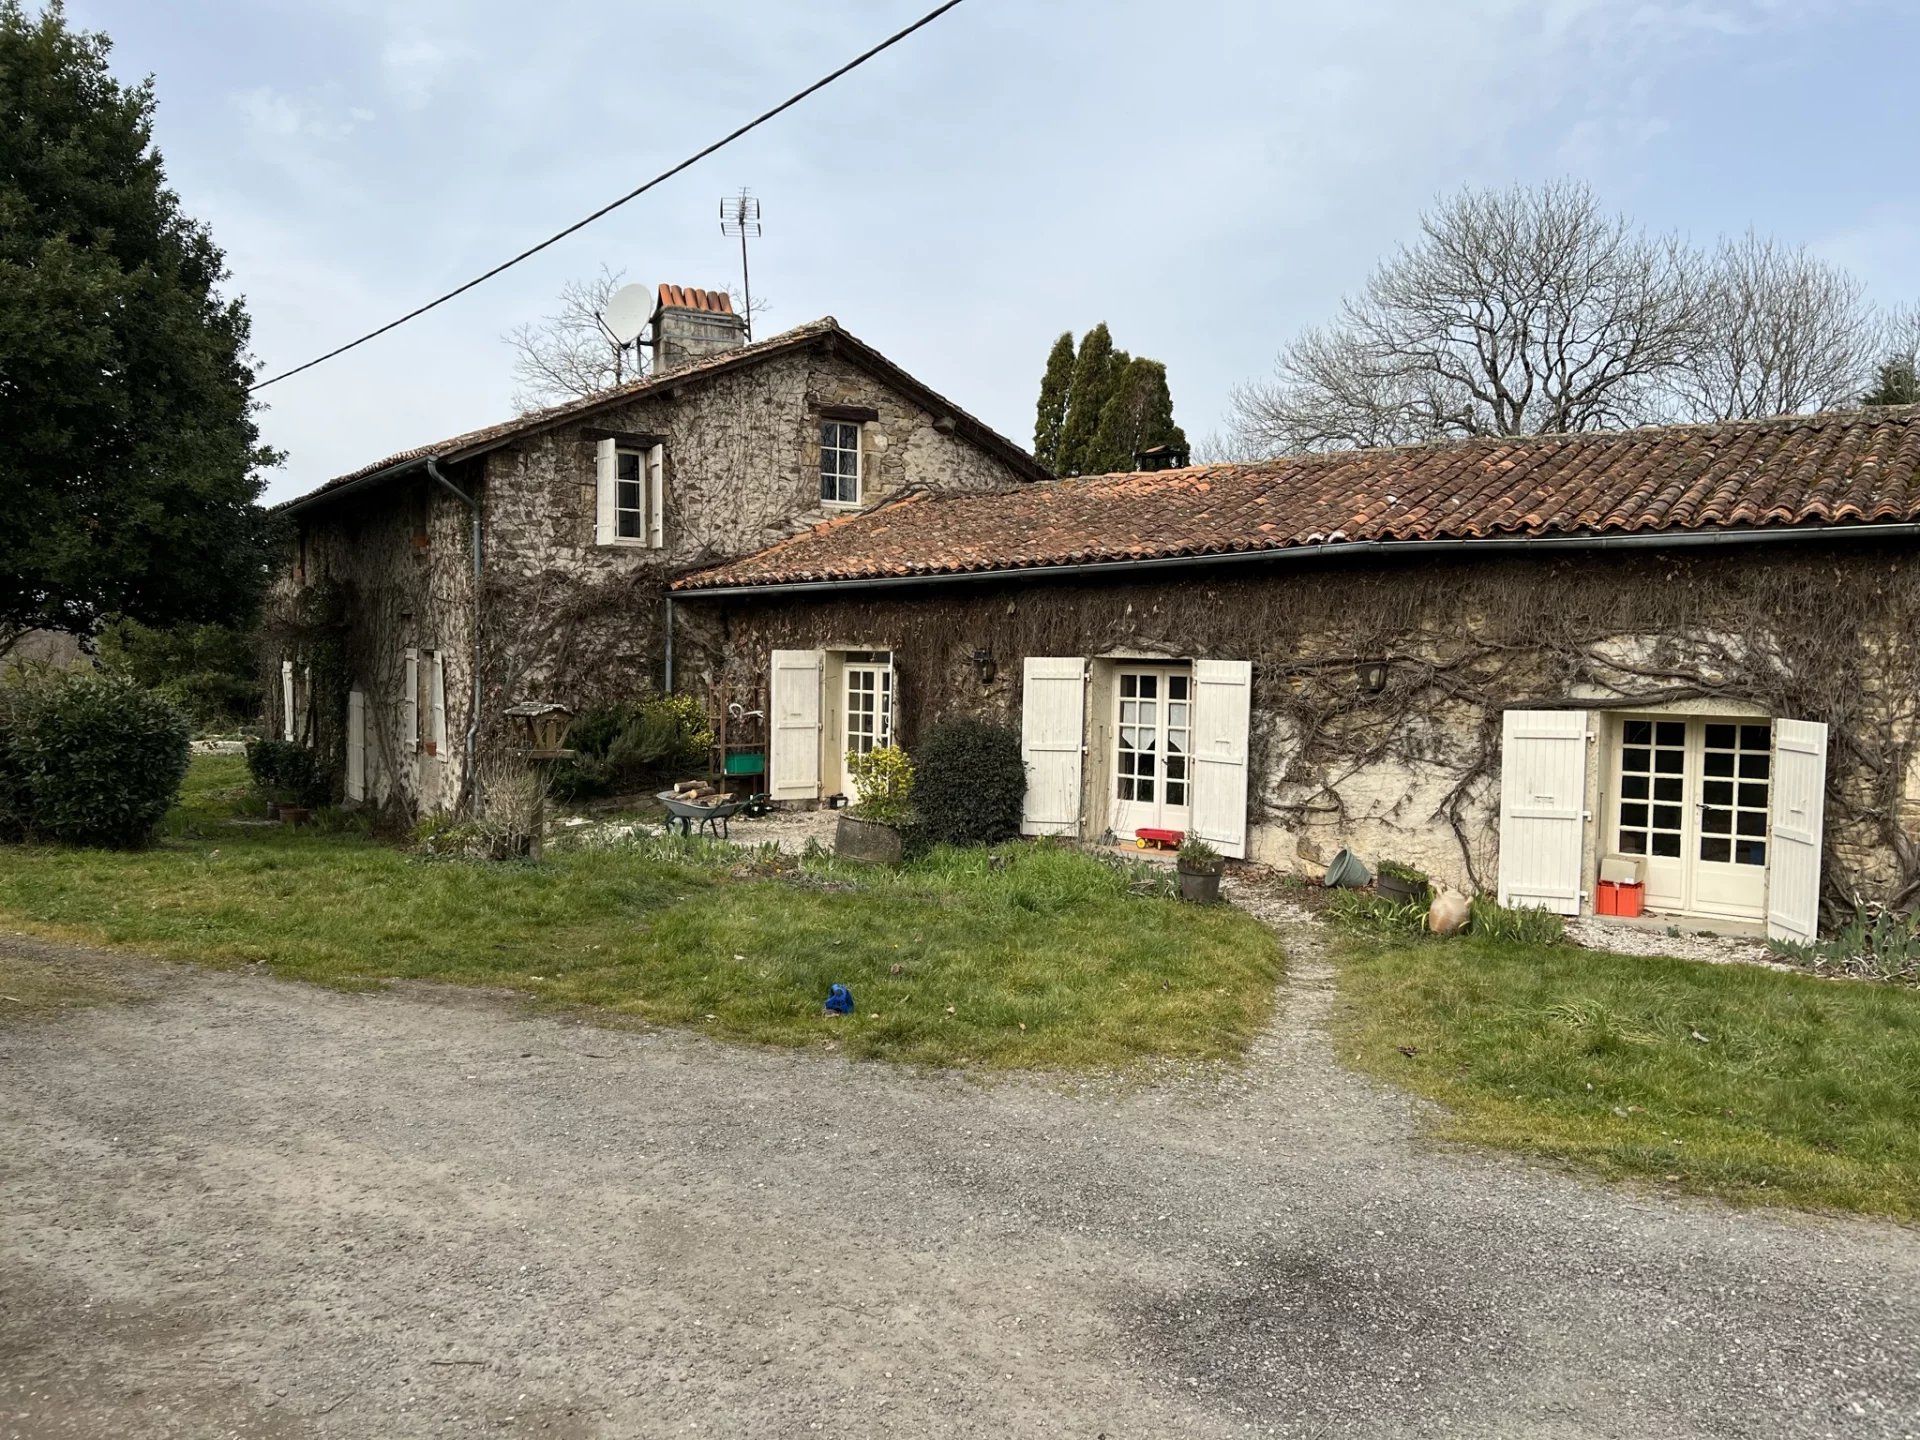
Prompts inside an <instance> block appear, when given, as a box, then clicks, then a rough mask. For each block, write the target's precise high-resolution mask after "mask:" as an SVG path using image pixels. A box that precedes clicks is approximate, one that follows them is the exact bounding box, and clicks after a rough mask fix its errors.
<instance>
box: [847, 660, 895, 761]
mask: <svg viewBox="0 0 1920 1440" xmlns="http://www.w3.org/2000/svg"><path fill="white" fill-rule="evenodd" d="M841 701H842V704H843V705H844V707H845V708H844V710H843V712H842V713H843V716H844V719H845V721H846V737H847V743H846V746H845V748H844V749H843V750H842V752H841V756H840V764H841V767H842V769H843V770H844V771H845V772H846V773H845V774H843V776H842V777H841V779H842V784H841V788H842V789H843V790H844V791H845V792H846V793H847V794H849V795H852V794H854V793H855V787H854V783H853V773H852V771H851V770H850V769H847V761H848V758H849V757H851V756H854V755H865V754H866V753H867V752H868V751H869V750H877V749H880V748H881V747H883V746H887V745H891V744H892V743H893V660H892V657H891V656H887V655H884V654H881V655H878V656H853V655H850V656H848V658H847V661H846V664H845V666H844V669H843V675H842V679H841Z"/></svg>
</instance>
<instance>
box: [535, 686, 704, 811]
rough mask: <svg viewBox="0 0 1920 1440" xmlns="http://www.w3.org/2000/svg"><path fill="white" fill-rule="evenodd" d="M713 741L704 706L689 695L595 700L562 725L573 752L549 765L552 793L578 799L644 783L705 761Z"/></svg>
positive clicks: (645, 786) (627, 789) (644, 785)
mask: <svg viewBox="0 0 1920 1440" xmlns="http://www.w3.org/2000/svg"><path fill="white" fill-rule="evenodd" d="M712 744H713V729H712V727H711V726H710V725H708V723H707V715H706V711H705V710H704V709H703V708H702V707H701V704H700V702H699V701H698V700H696V699H694V698H693V696H691V695H652V696H648V697H647V698H646V699H643V700H616V701H614V702H613V703H612V704H609V705H596V706H594V707H593V708H592V709H590V710H584V711H582V712H581V713H580V714H579V715H577V716H575V717H574V720H573V723H572V724H571V725H569V726H568V727H567V748H568V749H569V750H573V751H577V752H578V753H577V754H576V755H575V757H574V758H573V759H572V760H569V761H566V762H565V763H563V764H560V765H556V766H555V767H554V771H553V781H552V786H553V793H554V794H555V795H558V796H560V797H561V798H562V799H565V800H583V799H586V798H588V797H589V796H594V795H625V794H631V793H633V792H635V791H638V790H643V789H648V788H650V785H651V783H652V782H655V781H658V780H661V779H663V778H668V777H670V775H671V772H673V771H676V770H682V769H685V768H686V767H687V766H689V765H697V764H704V763H705V761H706V758H707V748H708V747H709V746H710V745H712Z"/></svg>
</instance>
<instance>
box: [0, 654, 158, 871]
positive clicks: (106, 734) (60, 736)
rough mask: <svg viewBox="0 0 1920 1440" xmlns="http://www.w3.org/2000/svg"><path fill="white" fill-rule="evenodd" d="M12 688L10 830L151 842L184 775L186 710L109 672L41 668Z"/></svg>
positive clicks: (6, 715)
mask: <svg viewBox="0 0 1920 1440" xmlns="http://www.w3.org/2000/svg"><path fill="white" fill-rule="evenodd" d="M6 688H7V694H6V698H5V701H4V704H0V751H4V753H5V759H4V762H0V770H4V772H5V775H4V777H3V778H0V791H4V792H5V794H4V795H0V809H4V810H5V811H7V812H9V813H10V816H11V821H10V823H11V828H13V829H15V830H16V831H18V832H20V833H23V834H28V835H33V836H37V837H44V838H46V839H50V840H60V841H64V842H66V843H68V844H72V845H110V846H119V847H123V848H130V847H133V846H137V845H143V844H145V843H146V842H147V841H148V840H149V839H151V838H152V836H153V832H154V830H155V829H156V828H157V827H158V826H159V824H160V820H161V817H162V816H164V815H165V814H166V813H167V811H168V810H170V809H171V808H172V807H173V803H174V801H175V800H176V799H177V798H178V797H179V794H180V782H181V781H182V780H183V779H185V778H186V773H187V758H188V741H189V739H190V738H191V736H192V726H191V724H190V723H189V721H188V719H187V717H186V716H185V715H184V714H182V713H181V712H180V710H179V709H177V708H176V707H175V706H173V705H171V704H169V703H168V702H167V701H166V700H164V699H162V698H161V697H160V696H158V695H156V694H154V693H153V692H152V691H151V690H145V689H142V688H141V687H140V686H139V685H137V684H135V683H134V682H133V681H132V680H131V679H129V678H128V677H126V676H124V675H116V674H112V673H110V672H106V671H98V670H77V669H76V670H46V671H39V672H33V673H29V674H23V675H20V676H17V677H16V678H14V679H13V680H11V681H10V682H9V683H8V685H7V687H6ZM0 823H5V821H4V817H0Z"/></svg>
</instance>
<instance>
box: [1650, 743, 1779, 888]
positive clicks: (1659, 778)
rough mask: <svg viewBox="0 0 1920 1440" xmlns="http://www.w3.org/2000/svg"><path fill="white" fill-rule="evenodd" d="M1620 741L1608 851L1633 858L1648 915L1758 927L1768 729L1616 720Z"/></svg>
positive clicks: (1763, 881) (1763, 872) (1769, 763)
mask: <svg viewBox="0 0 1920 1440" xmlns="http://www.w3.org/2000/svg"><path fill="white" fill-rule="evenodd" d="M1619 735H1620V740H1619V749H1618V756H1619V763H1618V766H1617V768H1616V770H1615V785H1616V789H1615V796H1616V799H1615V811H1614V816H1615V826H1614V850H1615V853H1617V854H1621V855H1632V856H1637V857H1639V858H1640V860H1641V867H1642V873H1643V874H1644V876H1645V879H1646V885H1647V892H1646V903H1647V908H1648V909H1649V910H1653V911H1665V912H1673V913H1681V914H1699V915H1711V916H1716V917H1721V918H1726V919H1740V920H1751V919H1757V918H1760V917H1761V916H1762V915H1763V914H1764V913H1765V907H1766V894H1767V881H1766V876H1767V852H1768V838H1767V824H1768V814H1769V808H1768V801H1769V798H1770V791H1771V787H1772V772H1773V727H1772V726H1771V725H1769V724H1767V723H1766V722H1765V721H1736V720H1652V719H1648V720H1624V721H1622V722H1621V724H1620V731H1619Z"/></svg>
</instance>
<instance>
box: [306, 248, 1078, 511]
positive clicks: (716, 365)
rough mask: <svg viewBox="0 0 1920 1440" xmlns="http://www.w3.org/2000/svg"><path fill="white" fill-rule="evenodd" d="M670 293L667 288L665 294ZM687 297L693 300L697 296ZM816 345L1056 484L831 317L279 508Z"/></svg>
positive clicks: (322, 488)
mask: <svg viewBox="0 0 1920 1440" xmlns="http://www.w3.org/2000/svg"><path fill="white" fill-rule="evenodd" d="M666 288H667V287H665V286H662V287H661V289H662V291H663V292H664V291H665V289H666ZM681 293H682V295H683V296H686V295H691V294H693V293H696V292H692V291H683V292H681ZM719 298H720V299H721V300H723V301H724V300H725V299H726V297H725V296H720V297H719ZM729 308H730V302H729ZM809 345H823V346H831V347H833V349H834V351H835V353H837V354H840V355H843V356H845V357H846V358H847V359H848V360H850V361H852V362H853V363H854V364H855V365H857V366H859V367H860V368H861V369H863V370H865V371H867V372H868V373H869V374H871V375H873V376H874V377H875V378H876V379H879V380H880V381H882V382H883V383H885V384H888V385H891V386H892V387H893V388H894V389H896V390H898V391H900V392H901V393H902V394H904V395H906V396H907V397H908V398H910V399H912V400H913V401H914V402H915V403H917V404H918V405H920V406H921V407H922V408H923V409H926V410H929V411H931V412H933V414H934V415H935V416H936V417H950V418H951V419H952V421H953V425H954V431H955V433H956V434H958V435H961V436H963V437H964V438H966V439H968V440H971V441H972V442H973V443H974V444H976V445H978V446H980V447H981V448H982V449H984V450H986V451H988V452H989V453H991V454H994V455H997V456H998V457H999V458H1000V459H1001V460H1002V461H1004V462H1005V463H1006V464H1007V465H1008V466H1010V467H1011V468H1012V469H1013V470H1014V472H1015V473H1016V474H1019V475H1022V476H1024V477H1026V478H1027V479H1029V480H1045V479H1048V478H1050V477H1049V475H1048V472H1047V470H1046V469H1045V467H1043V466H1042V465H1041V464H1040V462H1039V461H1037V460H1035V459H1034V458H1033V456H1032V455H1030V454H1028V453H1027V452H1026V451H1025V450H1023V449H1021V448H1020V446H1018V445H1016V444H1015V443H1014V442H1013V441H1011V440H1009V439H1007V437H1006V436H1004V435H1002V434H1000V433H999V432H998V431H996V430H994V429H992V428H991V427H990V426H988V425H986V424H985V423H983V422H982V421H980V420H977V419H975V418H974V417H973V416H972V415H969V414H968V413H967V412H966V411H964V410H962V409H961V408H960V407H959V406H957V405H955V404H954V403H953V402H952V401H950V400H948V399H947V398H946V397H945V396H943V395H940V394H939V393H938V392H936V391H934V390H932V389H931V388H929V387H928V386H926V385H923V384H922V383H921V382H920V381H918V380H916V379H914V377H913V376H911V375H909V374H908V373H907V372H906V371H905V370H902V369H901V368H900V367H899V366H898V365H895V364H894V363H893V362H892V361H891V360H889V359H887V357H886V356H884V355H882V354H881V353H880V352H879V351H878V350H875V349H874V348H873V347H872V346H871V345H868V344H867V343H866V342H865V341H863V340H861V339H860V338H859V337H857V336H855V335H854V334H852V333H851V332H850V331H848V330H846V329H844V328H842V326H841V324H840V322H839V321H837V320H835V319H834V318H833V317H832V316H831V315H828V316H824V317H823V318H821V319H819V320H814V321H811V322H809V323H808V324H805V325H797V326H795V327H794V328H793V329H791V330H785V331H782V332H781V333H780V334H778V335H774V336H770V337H769V338H767V339H765V340H756V341H754V342H753V343H752V344H751V345H741V346H739V347H737V348H735V349H732V350H722V351H720V352H719V353H718V354H714V355H709V356H707V357H705V358H703V359H700V360H695V361H692V362H690V363H688V364H685V365H680V366H677V367H675V368H674V369H672V370H669V371H667V372H666V373H665V374H663V375H647V376H643V377H642V378H640V379H638V380H631V381H628V382H627V383H626V384H625V385H616V386H614V387H613V388H612V389H611V390H604V391H602V392H600V393H599V394H597V395H590V396H587V397H586V398H585V399H581V400H568V401H564V402H562V403H561V404H559V405H550V406H548V407H547V408H546V409H544V410H532V411H529V412H528V413H527V414H525V415H517V416H515V417H514V418H513V419H511V420H503V421H501V422H500V423H499V424H497V425H484V426H482V427H481V428H480V429H478V430H469V431H467V432H466V433H465V434H464V435H455V436H452V437H450V438H448V439H445V440H439V441H436V442H434V443H433V444H431V445H416V446H415V447H413V448H412V449H410V450H400V451H396V452H395V453H394V454H392V455H387V456H384V457H382V458H381V459H378V460H374V461H371V462H370V463H368V464H366V465H362V466H361V467H360V468H359V469H357V470H349V471H348V472H347V473H346V474H344V475H336V476H335V477H334V478H333V479H331V480H328V481H327V482H325V483H324V484H322V485H319V486H317V487H315V488H314V489H312V490H309V491H307V492H306V493H305V494H303V495H298V496H295V497H294V498H293V499H291V500H285V501H282V502H281V503H280V504H279V505H278V506H276V507H274V508H276V509H279V510H298V509H305V508H306V507H307V506H309V505H312V504H314V503H317V502H319V501H322V500H325V499H329V498H331V497H332V494H333V492H335V491H338V490H343V489H345V488H347V487H348V486H354V487H356V488H358V487H359V486H360V485H361V484H362V483H371V482H373V481H374V480H376V479H378V478H379V477H380V476H381V475H382V473H383V472H386V471H393V472H395V473H398V472H400V471H402V470H404V469H406V468H408V467H409V466H412V465H416V464H418V462H420V461H421V460H424V459H425V458H426V457H427V456H429V455H432V456H435V457H436V458H438V459H440V460H443V461H455V460H466V459H470V458H471V457H473V456H475V455H481V454H484V453H485V452H487V451H489V450H497V449H498V448H499V447H501V446H502V445H506V444H510V443H512V442H513V441H515V440H520V439H523V438H525V437H527V436H530V435H536V434H538V433H540V432H541V431H543V430H551V429H553V428H554V427H555V426H557V425H563V424H566V423H567V422H568V421H572V420H578V419H581V418H583V417H585V416H589V415H592V414H593V413H595V412H596V411H599V410H602V409H608V408H611V407H613V406H616V405H622V404H625V403H626V402H628V401H630V400H636V399H640V398H642V397H645V396H648V395H659V394H667V393H669V392H672V391H675V390H678V389H680V388H681V387H682V386H686V385H695V384H701V383H704V382H705V381H707V380H710V379H713V378H714V377H715V376H718V375H724V374H729V373H731V372H732V371H735V370H743V369H745V368H747V367H748V366H751V365H757V364H759V363H760V362H762V361H764V360H769V359H772V358H773V357H774V356H776V355H785V354H788V353H791V352H792V351H795V350H802V349H805V348H806V347H807V346H809Z"/></svg>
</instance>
